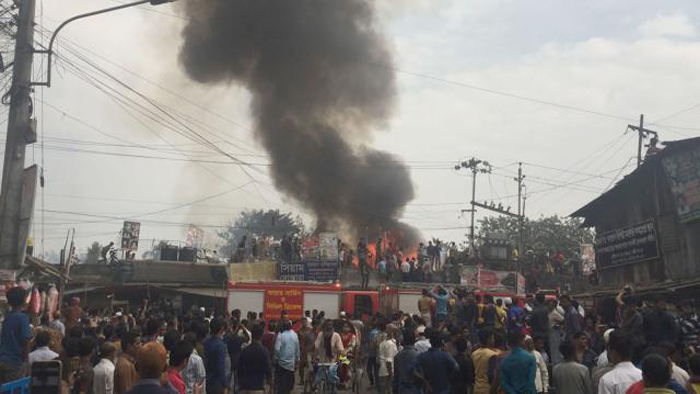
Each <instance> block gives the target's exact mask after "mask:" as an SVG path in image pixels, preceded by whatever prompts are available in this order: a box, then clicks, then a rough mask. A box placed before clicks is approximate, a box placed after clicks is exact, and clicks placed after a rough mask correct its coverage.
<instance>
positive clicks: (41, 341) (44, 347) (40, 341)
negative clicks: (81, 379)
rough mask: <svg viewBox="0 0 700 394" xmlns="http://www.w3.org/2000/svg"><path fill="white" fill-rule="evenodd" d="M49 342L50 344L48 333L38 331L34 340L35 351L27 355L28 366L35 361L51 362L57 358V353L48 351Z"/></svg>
mask: <svg viewBox="0 0 700 394" xmlns="http://www.w3.org/2000/svg"><path fill="white" fill-rule="evenodd" d="M49 342H51V334H50V333H49V332H48V331H39V332H38V333H37V334H36V338H35V339H34V343H35V344H36V350H34V351H33V352H31V353H29V360H28V361H29V365H32V364H33V363H35V362H37V361H51V360H55V359H56V358H58V353H56V352H54V351H53V350H51V349H49Z"/></svg>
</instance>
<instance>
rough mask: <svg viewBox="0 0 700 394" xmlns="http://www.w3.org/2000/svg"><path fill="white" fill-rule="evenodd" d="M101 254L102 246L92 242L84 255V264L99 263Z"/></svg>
mask: <svg viewBox="0 0 700 394" xmlns="http://www.w3.org/2000/svg"><path fill="white" fill-rule="evenodd" d="M101 252H102V245H100V243H99V242H93V243H92V245H90V247H89V248H88V249H87V253H86V254H85V264H97V263H98V262H99V261H100V253H101Z"/></svg>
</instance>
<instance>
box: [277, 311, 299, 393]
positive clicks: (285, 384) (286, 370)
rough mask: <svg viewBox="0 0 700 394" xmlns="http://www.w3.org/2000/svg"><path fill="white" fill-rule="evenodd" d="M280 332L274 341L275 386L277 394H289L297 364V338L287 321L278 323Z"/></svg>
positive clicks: (292, 387)
mask: <svg viewBox="0 0 700 394" xmlns="http://www.w3.org/2000/svg"><path fill="white" fill-rule="evenodd" d="M280 327H281V330H282V332H280V333H279V334H278V335H277V339H276V340H275V363H276V365H275V385H276V386H277V393H278V394H290V393H291V392H292V390H293V389H294V371H296V367H297V364H298V363H299V355H300V350H299V337H298V336H297V334H296V333H295V332H294V331H292V322H291V321H289V320H288V319H285V320H282V321H281V322H280Z"/></svg>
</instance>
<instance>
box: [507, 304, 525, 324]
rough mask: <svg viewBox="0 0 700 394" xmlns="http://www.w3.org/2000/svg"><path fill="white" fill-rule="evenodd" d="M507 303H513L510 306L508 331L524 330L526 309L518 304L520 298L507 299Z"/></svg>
mask: <svg viewBox="0 0 700 394" xmlns="http://www.w3.org/2000/svg"><path fill="white" fill-rule="evenodd" d="M506 303H511V305H510V308H508V331H509V332H511V331H519V332H522V330H523V325H524V324H525V310H523V308H521V307H520V306H518V298H513V301H512V302H511V301H509V300H506Z"/></svg>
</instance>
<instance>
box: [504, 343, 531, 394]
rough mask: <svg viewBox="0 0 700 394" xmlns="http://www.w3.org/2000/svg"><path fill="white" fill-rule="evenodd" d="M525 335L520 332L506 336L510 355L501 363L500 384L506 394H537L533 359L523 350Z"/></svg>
mask: <svg viewBox="0 0 700 394" xmlns="http://www.w3.org/2000/svg"><path fill="white" fill-rule="evenodd" d="M524 340H525V335H524V334H523V333H522V332H521V331H513V332H510V333H509V334H508V346H510V354H509V355H508V357H506V358H505V360H503V361H502V362H501V369H500V374H499V376H500V383H501V388H502V389H503V391H505V393H506V394H537V389H536V388H535V373H536V371H537V363H536V362H535V357H533V356H532V354H530V352H528V351H527V350H525V349H523V341H524Z"/></svg>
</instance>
